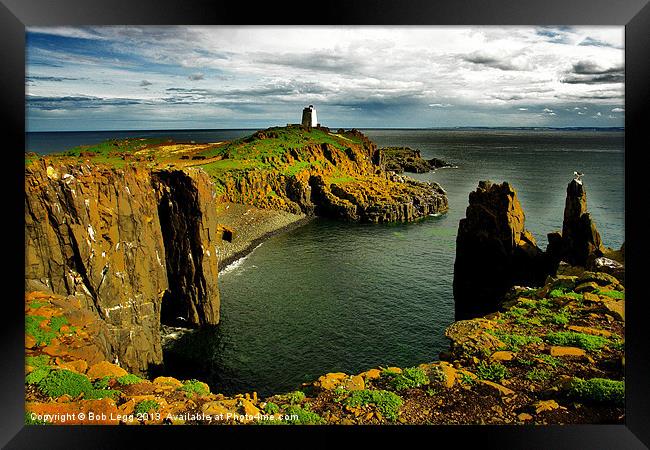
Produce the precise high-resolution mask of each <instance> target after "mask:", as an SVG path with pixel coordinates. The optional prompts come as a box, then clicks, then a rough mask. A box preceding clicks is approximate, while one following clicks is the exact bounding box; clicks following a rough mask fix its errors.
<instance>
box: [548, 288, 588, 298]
mask: <svg viewBox="0 0 650 450" xmlns="http://www.w3.org/2000/svg"><path fill="white" fill-rule="evenodd" d="M548 297H549V298H558V297H569V298H573V299H575V300H582V294H578V293H577V292H573V291H572V290H570V289H567V288H558V289H553V290H552V291H551V292H549V293H548Z"/></svg>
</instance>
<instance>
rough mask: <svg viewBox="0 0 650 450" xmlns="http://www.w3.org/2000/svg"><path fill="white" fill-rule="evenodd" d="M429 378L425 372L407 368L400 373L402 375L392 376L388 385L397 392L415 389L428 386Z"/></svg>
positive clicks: (417, 368) (416, 368)
mask: <svg viewBox="0 0 650 450" xmlns="http://www.w3.org/2000/svg"><path fill="white" fill-rule="evenodd" d="M429 382H430V381H429V377H428V376H427V374H426V372H425V371H424V370H422V369H420V368H419V367H409V368H406V369H404V370H403V371H402V373H400V374H397V375H394V376H393V379H392V380H391V381H390V385H391V386H392V387H393V388H394V389H396V390H398V391H401V390H404V389H410V388H417V387H420V386H424V385H426V384H429Z"/></svg>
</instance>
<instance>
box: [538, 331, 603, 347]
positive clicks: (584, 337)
mask: <svg viewBox="0 0 650 450" xmlns="http://www.w3.org/2000/svg"><path fill="white" fill-rule="evenodd" d="M545 340H546V342H548V343H549V344H553V345H562V346H568V347H580V348H582V349H584V350H589V351H597V350H600V349H601V348H602V347H604V346H605V345H607V344H608V343H609V340H608V339H606V338H604V337H601V336H592V335H590V334H585V333H576V332H574V331H558V332H555V333H548V334H547V335H546V337H545Z"/></svg>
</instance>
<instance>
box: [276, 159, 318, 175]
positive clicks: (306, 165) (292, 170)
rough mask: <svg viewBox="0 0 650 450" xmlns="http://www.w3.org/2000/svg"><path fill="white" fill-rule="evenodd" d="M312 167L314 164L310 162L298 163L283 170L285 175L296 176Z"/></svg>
mask: <svg viewBox="0 0 650 450" xmlns="http://www.w3.org/2000/svg"><path fill="white" fill-rule="evenodd" d="M311 167H312V164H311V163H310V162H309V161H296V162H295V163H293V164H292V165H290V166H287V167H286V168H285V169H284V170H283V172H282V173H283V174H284V175H286V176H289V177H290V176H294V175H295V174H297V173H298V172H301V171H303V170H306V169H310V168H311Z"/></svg>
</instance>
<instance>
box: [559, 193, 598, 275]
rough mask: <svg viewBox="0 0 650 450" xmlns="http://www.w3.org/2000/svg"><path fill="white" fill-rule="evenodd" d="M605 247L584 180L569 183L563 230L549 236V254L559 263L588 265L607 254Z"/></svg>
mask: <svg viewBox="0 0 650 450" xmlns="http://www.w3.org/2000/svg"><path fill="white" fill-rule="evenodd" d="M603 251H604V247H603V244H602V242H601V240H600V234H599V233H598V230H597V229H596V224H595V223H594V221H593V220H592V219H591V216H590V214H589V212H588V211H587V192H586V190H585V188H584V185H583V184H582V181H579V180H572V181H571V182H570V183H569V185H568V186H567V190H566V203H565V206H564V221H563V223H562V233H559V232H554V233H550V234H549V235H548V249H547V253H548V255H549V257H550V258H551V259H552V260H554V261H555V262H556V263H559V262H560V261H564V262H566V263H568V264H570V265H572V266H582V267H585V266H587V265H588V264H591V263H592V262H593V260H595V259H596V258H599V257H601V256H603Z"/></svg>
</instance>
